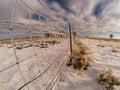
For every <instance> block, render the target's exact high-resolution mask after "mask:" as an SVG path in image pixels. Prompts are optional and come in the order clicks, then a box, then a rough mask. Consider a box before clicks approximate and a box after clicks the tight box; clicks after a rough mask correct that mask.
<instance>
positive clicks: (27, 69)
mask: <svg viewBox="0 0 120 90" xmlns="http://www.w3.org/2000/svg"><path fill="white" fill-rule="evenodd" d="M68 44H69V43H68V40H67V41H66V40H63V41H61V43H58V44H55V45H48V48H40V47H35V48H33V47H28V48H23V49H21V50H17V49H16V55H17V57H16V58H15V54H14V50H13V48H10V46H11V45H10V46H8V45H7V44H1V45H0V90H17V89H19V88H20V87H21V86H23V85H25V83H28V82H29V81H31V80H33V79H35V78H36V77H38V76H39V77H38V78H37V79H35V80H33V81H32V82H31V83H29V84H28V85H25V87H24V88H22V89H21V90H28V88H29V90H45V88H47V87H48V85H49V84H50V83H51V81H52V79H53V78H54V77H55V73H56V72H58V69H59V68H60V65H61V63H63V61H64V60H65V57H66V54H67V52H68ZM35 53H36V54H35ZM16 59H17V61H18V62H19V64H17V63H16V62H17V61H16ZM21 73H22V74H21Z"/></svg>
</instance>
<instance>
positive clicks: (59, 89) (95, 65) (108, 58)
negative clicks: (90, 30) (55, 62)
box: [54, 38, 120, 90]
mask: <svg viewBox="0 0 120 90" xmlns="http://www.w3.org/2000/svg"><path fill="white" fill-rule="evenodd" d="M81 41H82V42H83V43H84V44H85V45H87V46H88V47H89V48H90V51H91V55H92V62H91V63H90V67H89V68H88V70H86V71H83V72H82V74H80V75H78V70H74V69H73V66H70V67H68V66H66V67H65V69H64V73H63V77H64V80H63V81H59V82H58V84H57V85H56V87H55V89H54V90H103V88H104V87H103V86H101V85H100V84H99V83H98V81H97V79H98V78H99V73H101V72H102V71H104V70H108V69H111V70H112V71H113V72H112V74H113V75H115V76H116V77H120V41H119V40H109V39H108V40H106V39H88V38H87V39H86V38H84V39H81ZM105 90H111V89H105ZM112 90H120V87H119V86H118V87H116V86H115V87H114V89H112Z"/></svg>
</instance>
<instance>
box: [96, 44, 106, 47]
mask: <svg viewBox="0 0 120 90" xmlns="http://www.w3.org/2000/svg"><path fill="white" fill-rule="evenodd" d="M97 46H98V47H105V45H103V44H98V45H97Z"/></svg>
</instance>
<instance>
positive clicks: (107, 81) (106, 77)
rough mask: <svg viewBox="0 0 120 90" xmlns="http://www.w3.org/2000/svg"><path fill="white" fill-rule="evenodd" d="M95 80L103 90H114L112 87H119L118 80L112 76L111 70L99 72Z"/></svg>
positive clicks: (119, 81)
mask: <svg viewBox="0 0 120 90" xmlns="http://www.w3.org/2000/svg"><path fill="white" fill-rule="evenodd" d="M97 80H98V83H99V84H100V85H101V86H103V88H104V89H105V90H114V86H119V85H120V78H119V77H116V76H114V75H113V71H112V70H111V69H108V70H107V71H105V70H103V71H101V72H100V74H99V78H98V79H97Z"/></svg>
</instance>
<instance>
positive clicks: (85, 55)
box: [67, 40, 91, 70]
mask: <svg viewBox="0 0 120 90" xmlns="http://www.w3.org/2000/svg"><path fill="white" fill-rule="evenodd" d="M89 51H90V49H89V48H88V47H87V46H86V45H85V44H83V43H82V41H80V40H76V42H75V44H74V46H73V52H72V55H71V56H70V58H69V61H68V62H67V65H68V66H70V65H73V67H74V69H77V70H87V69H88V66H89V65H90V61H91V56H90V54H91V53H90V52H89Z"/></svg>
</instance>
